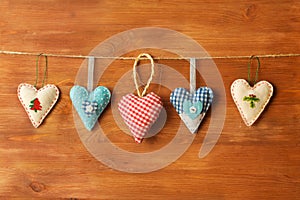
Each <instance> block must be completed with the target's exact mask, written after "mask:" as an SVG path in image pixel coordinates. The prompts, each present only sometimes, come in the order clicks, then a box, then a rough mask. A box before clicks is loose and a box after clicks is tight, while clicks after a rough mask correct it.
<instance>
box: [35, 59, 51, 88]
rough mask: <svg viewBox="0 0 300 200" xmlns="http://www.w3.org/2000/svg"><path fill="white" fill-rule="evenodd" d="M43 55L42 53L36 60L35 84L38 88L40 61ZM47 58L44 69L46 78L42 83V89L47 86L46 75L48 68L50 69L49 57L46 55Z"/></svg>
mask: <svg viewBox="0 0 300 200" xmlns="http://www.w3.org/2000/svg"><path fill="white" fill-rule="evenodd" d="M42 55H43V53H40V54H39V55H38V56H37V58H36V63H35V84H34V87H36V85H37V82H38V78H39V61H40V57H41V56H42ZM44 57H45V69H44V78H43V81H42V87H44V84H45V79H46V73H47V68H48V57H47V56H46V55H44Z"/></svg>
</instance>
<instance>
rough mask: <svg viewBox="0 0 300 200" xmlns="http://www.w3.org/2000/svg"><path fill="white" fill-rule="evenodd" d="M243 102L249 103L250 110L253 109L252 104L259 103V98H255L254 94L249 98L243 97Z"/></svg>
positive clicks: (253, 105)
mask: <svg viewBox="0 0 300 200" xmlns="http://www.w3.org/2000/svg"><path fill="white" fill-rule="evenodd" d="M243 101H248V102H250V108H255V103H254V102H259V98H257V97H256V95H255V94H249V96H248V97H247V96H244V98H243Z"/></svg>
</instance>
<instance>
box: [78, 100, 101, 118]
mask: <svg viewBox="0 0 300 200" xmlns="http://www.w3.org/2000/svg"><path fill="white" fill-rule="evenodd" d="M81 108H82V109H83V110H84V113H85V114H86V115H87V116H88V117H90V116H92V114H95V113H96V111H97V109H98V104H97V102H96V101H92V102H90V101H88V100H85V101H84V102H82V105H81Z"/></svg>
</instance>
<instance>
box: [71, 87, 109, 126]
mask: <svg viewBox="0 0 300 200" xmlns="http://www.w3.org/2000/svg"><path fill="white" fill-rule="evenodd" d="M78 88H79V89H84V91H85V92H86V94H87V95H88V96H89V95H90V93H91V92H89V91H88V90H87V89H86V88H85V87H83V86H80V85H74V86H73V87H72V88H71V89H70V93H69V94H70V99H71V102H72V105H73V108H74V109H75V111H76V113H77V114H78V116H79V118H80V120H81V122H82V124H83V126H84V127H85V128H86V129H87V130H88V131H92V130H93V128H94V127H95V125H96V123H97V121H98V119H99V117H100V115H101V114H102V113H103V112H104V110H105V109H106V108H107V106H108V105H109V103H110V102H111V92H110V90H109V89H108V88H107V87H105V86H102V85H99V86H97V87H96V88H95V89H94V90H93V91H92V92H94V91H95V90H96V89H97V88H104V89H105V90H106V91H107V92H108V94H109V102H108V103H107V104H106V105H105V106H104V108H103V110H102V112H100V113H99V114H98V115H97V120H96V121H95V122H93V125H92V127H87V126H86V123H85V122H84V120H83V119H82V116H81V115H80V114H79V111H78V110H77V107H75V106H74V103H73V100H74V99H73V95H72V93H74V90H76V89H78ZM74 98H75V97H74Z"/></svg>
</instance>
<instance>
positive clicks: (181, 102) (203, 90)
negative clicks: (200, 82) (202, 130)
mask: <svg viewBox="0 0 300 200" xmlns="http://www.w3.org/2000/svg"><path fill="white" fill-rule="evenodd" d="M212 100H213V91H212V90H211V89H210V88H208V87H200V88H198V89H197V90H196V91H195V92H194V93H193V94H191V93H190V92H188V91H187V90H186V89H185V88H176V89H175V90H174V91H173V92H172V93H171V96H170V101H171V103H172V104H173V106H174V107H175V109H176V111H177V113H178V114H179V116H180V118H181V120H182V121H183V122H184V123H185V125H186V127H187V128H188V129H189V130H190V132H191V133H196V132H197V130H198V127H199V125H200V123H201V121H202V120H203V118H204V116H205V114H206V112H207V111H208V109H209V107H210V105H211V103H212Z"/></svg>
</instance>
